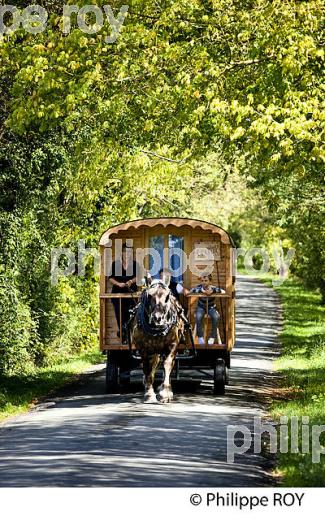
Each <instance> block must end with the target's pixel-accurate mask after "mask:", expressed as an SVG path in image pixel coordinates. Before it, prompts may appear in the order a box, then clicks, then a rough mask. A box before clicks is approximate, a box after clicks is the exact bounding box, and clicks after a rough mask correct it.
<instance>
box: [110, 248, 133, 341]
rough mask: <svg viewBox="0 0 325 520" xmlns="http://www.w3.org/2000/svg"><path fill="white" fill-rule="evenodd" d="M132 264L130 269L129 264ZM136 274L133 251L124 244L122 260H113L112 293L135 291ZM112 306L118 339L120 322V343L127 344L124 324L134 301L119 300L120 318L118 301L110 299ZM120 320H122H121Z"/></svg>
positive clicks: (127, 299) (129, 299)
mask: <svg viewBox="0 0 325 520" xmlns="http://www.w3.org/2000/svg"><path fill="white" fill-rule="evenodd" d="M131 262H132V268H131V266H130V263H131ZM136 273H137V263H136V261H135V260H134V259H133V250H132V249H130V248H127V247H126V245H125V244H124V245H123V246H122V258H120V259H117V260H115V262H113V264H112V274H111V275H110V276H109V280H110V281H111V283H112V285H113V288H112V293H129V294H130V293H131V292H134V291H136V290H137V284H136V280H137V278H136ZM112 303H113V305H114V311H115V316H116V321H117V326H118V333H117V335H118V337H119V338H120V337H121V331H120V321H122V343H127V337H126V324H127V322H128V320H129V317H130V314H129V312H130V310H131V309H132V308H133V307H134V305H135V304H134V301H133V300H132V298H121V311H122V316H120V299H119V298H112ZM121 318H122V320H121Z"/></svg>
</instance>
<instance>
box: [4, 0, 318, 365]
mask: <svg viewBox="0 0 325 520" xmlns="http://www.w3.org/2000/svg"><path fill="white" fill-rule="evenodd" d="M39 3H41V4H42V5H43V6H45V7H46V8H47V9H48V11H49V13H50V17H49V21H48V26H47V29H46V31H44V32H43V33H40V34H37V35H32V34H28V33H26V32H25V31H24V30H23V29H21V30H19V31H16V32H15V33H14V34H12V35H10V36H9V35H7V36H4V37H3V38H2V41H1V42H0V67H1V79H0V97H1V100H2V103H1V106H0V140H1V149H0V183H1V194H0V211H1V218H0V232H1V250H0V269H1V270H0V277H1V288H0V290H1V291H2V293H1V295H2V304H1V305H2V307H1V311H0V312H1V319H2V323H3V325H2V329H1V334H0V335H1V340H0V349H1V353H2V364H1V366H2V368H3V369H5V368H6V367H7V368H8V367H9V368H10V367H14V366H22V364H24V363H25V362H26V359H28V362H29V363H31V364H33V363H45V362H48V361H49V360H50V359H51V356H53V352H61V351H62V352H64V351H71V349H74V348H75V349H80V348H82V347H83V346H85V345H89V343H91V342H93V341H95V337H96V319H97V317H96V311H95V310H94V309H95V305H90V304H89V302H92V301H93V300H92V298H93V297H94V295H95V296H96V280H95V279H94V278H93V277H92V276H91V275H89V276H88V278H86V280H79V279H77V278H75V277H72V278H71V279H69V280H68V281H64V282H62V283H60V284H59V285H58V286H57V287H56V288H53V287H51V286H50V282H49V257H50V251H51V248H53V247H56V246H58V247H67V246H71V247H75V241H76V240H77V239H79V238H84V239H85V240H86V242H87V245H91V246H96V244H97V240H98V236H99V234H100V232H101V231H102V230H103V229H105V228H106V227H108V226H109V225H110V224H113V223H116V222H118V221H125V220H128V219H132V218H137V217H146V216H157V215H163V214H165V215H182V214H192V215H193V214H196V215H198V216H202V217H204V216H205V215H206V213H207V212H206V207H208V213H209V214H210V215H211V218H213V215H220V214H221V213H220V211H221V209H223V213H222V214H223V218H224V219H225V221H226V223H227V225H228V224H229V226H230V227H233V228H234V229H235V228H238V226H239V228H240V227H241V229H240V232H241V233H244V234H245V229H243V226H240V220H241V219H242V223H245V219H244V218H242V215H243V214H244V212H245V207H246V206H247V208H249V214H253V215H252V219H253V220H254V218H256V219H257V220H256V222H259V220H258V219H259V216H260V215H259V209H258V208H261V207H263V212H265V214H266V220H267V222H268V223H267V225H268V229H270V226H273V229H274V233H277V232H278V233H279V235H281V236H285V237H286V238H287V239H288V240H290V241H291V244H292V245H293V246H294V247H296V249H297V256H296V260H295V265H294V269H295V272H296V273H297V274H299V275H300V276H301V277H303V278H304V279H305V280H306V282H308V283H309V284H312V285H314V286H317V287H319V288H320V289H321V290H322V291H323V294H325V287H324V263H322V262H324V260H322V259H321V258H322V244H323V240H324V235H323V233H324V228H323V222H324V205H323V198H322V196H321V192H322V187H323V180H324V179H323V164H324V149H323V144H322V143H323V138H324V111H323V108H324V85H323V81H322V74H321V73H322V66H323V59H324V50H323V35H322V32H321V19H322V16H321V14H322V2H321V0H312V1H308V2H307V1H298V0H294V1H292V0H285V1H280V0H274V1H273V2H269V1H268V0H258V1H257V2H251V1H248V0H247V1H246V0H245V1H243V2H237V1H235V0H230V1H229V0H227V2H226V1H225V0H193V1H191V2H188V1H187V0H159V1H151V0H132V1H130V2H128V5H129V13H128V16H127V17H126V20H125V22H124V24H123V28H122V30H121V34H120V35H119V37H118V39H117V41H116V42H115V43H114V44H107V43H106V42H105V38H106V36H107V35H109V34H110V33H111V27H110V26H109V24H108V23H107V22H106V23H105V25H104V27H103V28H102V30H101V31H99V32H98V33H97V34H94V35H87V34H85V33H83V32H82V31H81V30H80V29H79V28H78V27H77V25H76V20H75V19H72V22H73V23H72V31H71V33H70V34H69V35H66V36H63V34H62V4H63V2H60V1H56V0H52V1H45V0H44V1H43V2H39ZM68 3H71V4H76V3H77V4H78V5H80V6H82V5H86V4H89V1H88V0H87V1H78V2H76V1H75V0H73V1H72V0H71V1H69V2H68ZM95 3H96V4H97V5H99V6H102V5H104V4H107V2H103V1H99V0H98V1H96V2H95ZM124 3H125V2H122V1H119V0H116V1H113V2H110V4H111V5H112V7H113V10H114V12H115V13H116V14H117V12H118V10H119V8H120V7H121V6H122V5H123V4H124ZM26 4H27V3H26V2H17V5H18V6H19V7H24V6H25V5H26ZM90 22H91V20H89V23H90ZM227 186H228V188H227V189H225V188H226V187H227ZM229 186H230V188H229ZM231 190H233V192H232V191H231ZM209 197H210V198H209ZM213 198H215V199H216V200H218V201H219V205H218V204H217V205H216V207H215V211H214V209H211V208H212V207H213V208H214V204H212V203H211V199H213ZM198 200H200V203H197V201H198ZM254 200H255V201H256V204H255V205H254ZM236 201H238V202H236ZM225 207H226V208H227V210H225V209H224V208H225ZM209 208H210V209H209ZM216 218H218V217H217V216H216ZM248 220H251V218H249V219H248ZM238 223H239V224H238ZM247 229H253V227H252V226H251V227H249V226H248V228H247ZM247 229H246V235H247ZM258 229H259V225H258V224H257V225H256V226H255V231H254V233H255V234H256V237H257V235H258ZM262 235H263V233H260V237H259V238H260V239H261V241H263V236H262ZM80 320H81V325H80ZM81 330H82V331H83V332H81ZM8 352H10V354H8ZM13 352H17V364H16V365H15V362H13V360H14V355H13ZM24 360H25V361H24ZM12 369H14V368H12Z"/></svg>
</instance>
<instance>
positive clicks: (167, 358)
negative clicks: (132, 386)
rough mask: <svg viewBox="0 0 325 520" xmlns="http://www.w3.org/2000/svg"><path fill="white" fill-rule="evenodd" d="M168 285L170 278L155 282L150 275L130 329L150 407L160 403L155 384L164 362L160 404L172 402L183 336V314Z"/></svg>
mask: <svg viewBox="0 0 325 520" xmlns="http://www.w3.org/2000/svg"><path fill="white" fill-rule="evenodd" d="M169 282H170V279H169V277H167V276H165V277H163V279H162V280H152V278H151V276H150V275H147V277H146V287H145V289H144V290H143V292H142V295H141V300H140V303H139V305H138V306H137V309H136V312H135V316H134V321H133V324H132V325H131V341H132V343H133V344H134V345H135V347H136V349H137V350H138V351H139V353H140V355H141V358H142V364H143V373H144V378H143V382H144V386H145V402H147V403H156V402H157V398H156V394H155V391H154V387H153V384H154V380H155V374H156V370H157V368H158V365H159V363H160V360H161V359H162V358H163V359H164V362H163V365H164V372H165V374H164V381H163V383H162V385H161V386H160V387H159V397H160V402H162V403H168V402H170V401H171V400H172V399H173V392H172V388H171V382H170V377H171V372H172V370H173V367H174V363H175V358H176V352H177V347H178V345H179V343H180V339H181V338H182V335H183V334H184V314H183V308H182V307H181V305H180V304H179V303H178V301H177V300H176V298H175V297H174V296H173V294H172V293H171V291H170V289H169Z"/></svg>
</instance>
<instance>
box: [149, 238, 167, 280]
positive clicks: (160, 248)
mask: <svg viewBox="0 0 325 520" xmlns="http://www.w3.org/2000/svg"><path fill="white" fill-rule="evenodd" d="M164 246H165V240H164V236H163V235H157V236H152V237H150V238H149V248H152V249H155V250H156V251H157V253H158V255H159V257H160V262H158V263H157V262H155V261H154V257H153V256H152V255H150V257H149V272H150V274H151V276H152V277H154V278H155V277H158V276H159V271H160V269H161V268H162V267H164Z"/></svg>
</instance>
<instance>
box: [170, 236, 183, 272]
mask: <svg viewBox="0 0 325 520" xmlns="http://www.w3.org/2000/svg"><path fill="white" fill-rule="evenodd" d="M183 251H184V237H181V236H177V235H169V237H168V261H169V268H170V269H171V270H172V271H173V273H174V275H173V276H172V280H173V281H174V282H181V281H183V271H184V270H183V256H182V253H181V252H183Z"/></svg>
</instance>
